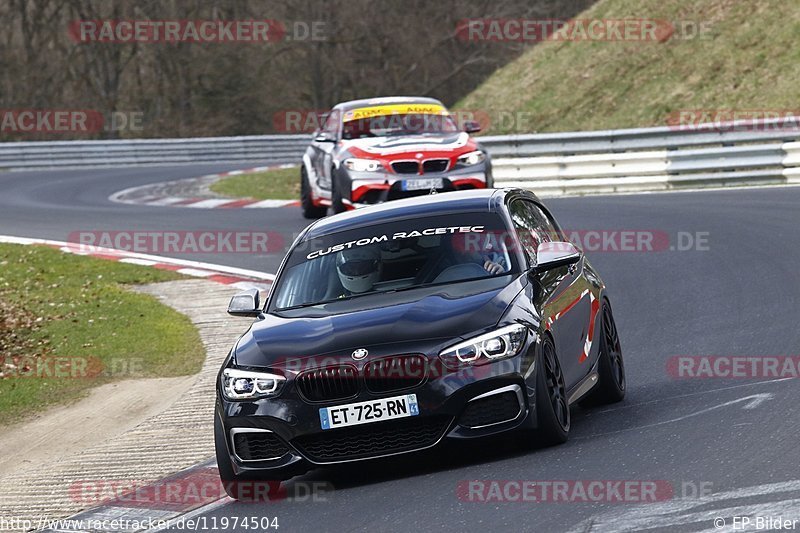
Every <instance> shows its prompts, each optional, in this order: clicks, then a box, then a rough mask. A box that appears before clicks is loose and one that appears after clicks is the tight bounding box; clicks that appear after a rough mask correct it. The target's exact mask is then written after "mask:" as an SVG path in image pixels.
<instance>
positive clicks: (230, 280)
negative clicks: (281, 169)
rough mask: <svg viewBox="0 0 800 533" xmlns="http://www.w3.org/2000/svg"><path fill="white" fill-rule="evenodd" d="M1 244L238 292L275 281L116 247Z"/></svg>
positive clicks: (17, 240) (2, 239) (10, 239)
mask: <svg viewBox="0 0 800 533" xmlns="http://www.w3.org/2000/svg"><path fill="white" fill-rule="evenodd" d="M0 243H7V244H21V245H26V246H27V245H41V246H49V247H51V248H56V249H58V250H61V251H62V252H66V253H72V254H76V255H86V256H89V257H96V258H100V259H108V260H111V261H119V262H120V263H130V264H133V265H142V266H148V267H153V268H158V269H161V270H171V271H173V272H177V273H178V274H183V275H185V276H191V277H195V278H203V279H207V280H209V281H214V282H217V283H222V284H224V285H232V286H234V287H236V288H238V289H242V290H246V289H258V290H260V291H269V289H270V287H271V286H272V282H273V281H274V280H275V276H274V275H273V274H266V273H264V272H258V271H256V270H247V269H244V268H236V267H229V266H225V265H215V264H212V263H201V262H198V261H188V260H185V259H173V258H171V257H162V256H159V255H150V254H140V253H137V252H126V251H124V250H117V249H115V248H103V247H99V246H86V245H80V244H76V243H70V242H63V241H52V240H49V239H31V238H27V237H14V236H11V235H0Z"/></svg>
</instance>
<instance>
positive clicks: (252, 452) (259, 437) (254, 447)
mask: <svg viewBox="0 0 800 533" xmlns="http://www.w3.org/2000/svg"><path fill="white" fill-rule="evenodd" d="M233 449H234V450H235V452H236V455H237V457H239V459H241V460H243V461H265V460H268V459H277V458H278V457H283V456H284V455H286V453H287V452H288V451H289V447H288V446H286V444H285V443H284V442H283V441H282V440H281V439H279V438H278V437H276V436H275V434H274V433H267V432H261V431H259V432H257V433H250V432H245V433H236V434H235V435H234V436H233Z"/></svg>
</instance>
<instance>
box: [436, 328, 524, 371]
mask: <svg viewBox="0 0 800 533" xmlns="http://www.w3.org/2000/svg"><path fill="white" fill-rule="evenodd" d="M527 333H528V328H526V327H525V326H524V325H522V324H512V325H510V326H505V327H502V328H500V329H498V330H495V331H492V332H490V333H485V334H483V335H481V336H479V337H475V338H473V339H469V340H466V341H464V342H461V343H459V344H456V345H455V346H451V347H450V348H447V349H446V350H444V351H442V352H441V353H440V354H439V358H440V359H441V360H442V362H443V363H444V364H445V365H447V366H449V367H461V366H464V365H465V364H466V365H479V364H484V363H488V362H490V361H496V360H498V359H506V358H508V357H514V356H515V355H517V354H519V352H520V351H521V350H522V347H523V346H525V337H526V336H527Z"/></svg>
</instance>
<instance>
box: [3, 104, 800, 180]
mask: <svg viewBox="0 0 800 533" xmlns="http://www.w3.org/2000/svg"><path fill="white" fill-rule="evenodd" d="M479 140H480V142H481V144H482V145H483V146H484V147H485V148H486V149H487V150H488V151H489V152H490V153H491V155H492V158H493V165H494V177H495V183H496V184H497V185H498V186H521V187H526V188H530V189H533V190H534V191H536V192H537V193H539V194H541V195H543V196H551V195H560V194H586V193H594V192H623V191H640V190H666V189H674V188H681V187H693V188H694V187H703V186H728V185H748V184H781V183H800V117H796V118H792V119H786V118H782V119H774V120H770V121H759V122H758V123H753V122H747V121H739V122H732V123H725V124H703V125H693V126H691V127H688V128H680V127H670V126H664V127H658V128H638V129H622V130H605V131H588V132H565V133H546V134H526V135H500V136H484V137H480V138H479ZM309 141H310V136H308V135H253V136H242V137H209V138H193V139H137V140H115V141H54V142H13V143H0V169H12V170H22V169H40V168H75V167H95V166H124V165H169V164H187V163H198V162H255V161H257V162H259V163H266V164H285V163H293V162H299V161H300V159H301V157H302V154H303V151H304V150H305V148H306V147H307V145H308V143H309Z"/></svg>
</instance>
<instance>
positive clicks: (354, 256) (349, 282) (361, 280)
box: [336, 247, 381, 298]
mask: <svg viewBox="0 0 800 533" xmlns="http://www.w3.org/2000/svg"><path fill="white" fill-rule="evenodd" d="M336 273H337V274H338V275H339V281H340V282H341V283H342V287H344V290H345V292H344V293H343V294H341V295H339V298H345V297H347V296H351V295H353V294H362V293H365V292H368V291H370V290H372V287H373V286H374V285H375V283H377V282H378V280H379V279H380V277H381V252H380V250H379V249H378V248H375V247H369V248H351V249H349V250H344V251H341V252H339V253H338V254H337V255H336Z"/></svg>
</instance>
